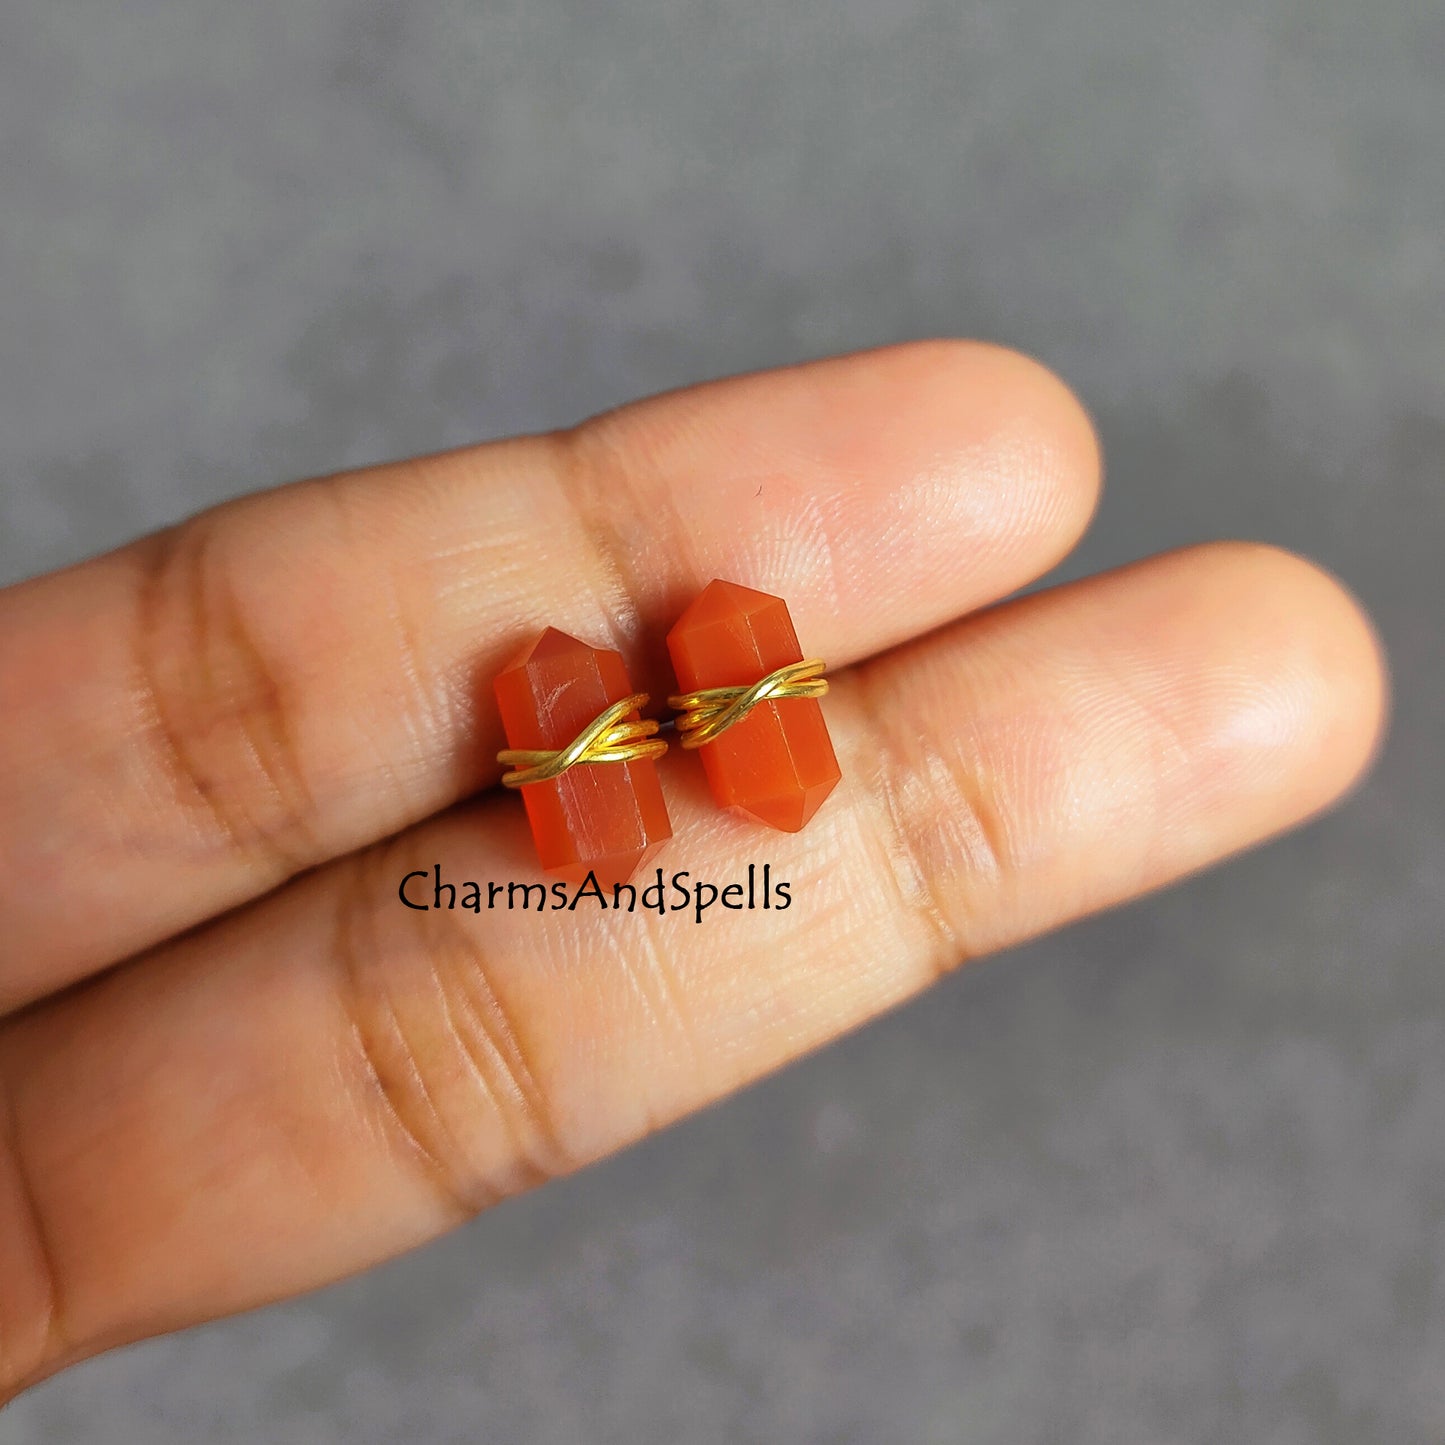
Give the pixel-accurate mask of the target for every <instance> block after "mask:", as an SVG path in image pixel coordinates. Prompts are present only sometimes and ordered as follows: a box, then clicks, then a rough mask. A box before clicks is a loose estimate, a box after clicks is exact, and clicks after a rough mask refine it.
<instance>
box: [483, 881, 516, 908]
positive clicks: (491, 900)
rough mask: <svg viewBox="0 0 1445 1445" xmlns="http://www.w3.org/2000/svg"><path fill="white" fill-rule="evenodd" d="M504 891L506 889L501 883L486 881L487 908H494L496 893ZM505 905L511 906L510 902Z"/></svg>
mask: <svg viewBox="0 0 1445 1445" xmlns="http://www.w3.org/2000/svg"><path fill="white" fill-rule="evenodd" d="M505 891H506V890H505V889H504V888H503V887H502V885H501V884H500V883H488V884H487V907H488V908H495V907H496V906H497V894H499V893H504V892H505ZM507 906H508V907H509V908H510V907H511V904H510V903H509V904H508V905H507Z"/></svg>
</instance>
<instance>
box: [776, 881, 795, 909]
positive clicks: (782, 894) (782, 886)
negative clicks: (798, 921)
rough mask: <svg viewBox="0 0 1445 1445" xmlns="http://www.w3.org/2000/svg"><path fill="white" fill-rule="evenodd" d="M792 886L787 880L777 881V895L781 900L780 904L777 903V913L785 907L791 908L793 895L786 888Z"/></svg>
mask: <svg viewBox="0 0 1445 1445" xmlns="http://www.w3.org/2000/svg"><path fill="white" fill-rule="evenodd" d="M792 886H793V885H792V884H791V883H788V882H783V883H779V884H778V889H777V892H778V897H779V898H781V899H782V900H783V901H782V902H781V903H780V904H778V912H779V913H781V912H782V911H783V909H785V908H791V907H792V904H793V895H792V894H791V893H789V892H788V889H789V888H791V887H792Z"/></svg>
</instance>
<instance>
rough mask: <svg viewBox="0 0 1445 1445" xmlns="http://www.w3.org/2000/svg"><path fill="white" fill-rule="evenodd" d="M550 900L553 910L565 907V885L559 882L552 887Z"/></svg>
mask: <svg viewBox="0 0 1445 1445" xmlns="http://www.w3.org/2000/svg"><path fill="white" fill-rule="evenodd" d="M552 899H553V902H552V907H553V909H554V910H555V909H562V908H566V907H567V885H566V884H565V883H562V882H560V881H559V882H557V883H554V884H553V885H552Z"/></svg>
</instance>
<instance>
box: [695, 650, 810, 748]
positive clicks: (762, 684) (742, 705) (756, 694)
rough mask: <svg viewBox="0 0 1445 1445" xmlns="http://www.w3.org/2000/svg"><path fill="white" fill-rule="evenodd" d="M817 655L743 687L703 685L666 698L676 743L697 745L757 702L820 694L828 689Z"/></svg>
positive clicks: (708, 739) (740, 718)
mask: <svg viewBox="0 0 1445 1445" xmlns="http://www.w3.org/2000/svg"><path fill="white" fill-rule="evenodd" d="M823 668H824V663H823V660H822V659H821V658H818V657H810V658H807V659H805V660H804V661H802V662H790V663H788V665H787V666H786V667H780V668H778V670H777V671H776V672H770V673H769V674H768V675H767V676H766V677H760V678H759V679H758V680H757V681H756V682H754V683H751V684H749V685H748V686H747V687H703V688H699V689H698V690H697V691H696V692H684V693H680V694H678V695H677V696H675V697H670V698H668V700H667V705H668V707H670V708H673V709H675V710H676V712H677V719H676V722H677V737H678V742H679V743H681V745H682V746H683V747H685V748H700V747H702V746H704V744H706V743H710V742H712V740H713V739H714V738H715V737H717V735H718V734H719V733H721V732H722V731H723V730H724V729H726V728H730V727H731V726H732V725H733V724H734V723H736V722H741V721H742V720H743V719H744V718H745V717H746V716H747V715H748V714H749V713H750V712H751V711H752V710H753V709H754V708H755V707H757V705H758V704H759V703H760V702H776V701H780V700H781V699H784V698H790V697H822V696H823V694H824V693H825V692H827V691H828V679H827V678H825V677H824V676H823V675H822V673H823Z"/></svg>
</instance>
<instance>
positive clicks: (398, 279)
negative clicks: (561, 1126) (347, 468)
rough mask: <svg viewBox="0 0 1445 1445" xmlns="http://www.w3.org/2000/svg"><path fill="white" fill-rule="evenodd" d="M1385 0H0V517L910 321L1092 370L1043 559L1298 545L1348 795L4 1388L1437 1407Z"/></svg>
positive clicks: (1425, 147)
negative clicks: (1340, 636) (325, 1274)
mask: <svg viewBox="0 0 1445 1445" xmlns="http://www.w3.org/2000/svg"><path fill="white" fill-rule="evenodd" d="M1442 73H1445V9H1442V8H1441V6H1440V4H1439V3H1438V0H1370V3H1368V4H1366V3H1364V0H1262V3H1259V4H1255V5H1252V6H1247V7H1246V6H1239V5H1234V4H1230V3H1227V0H1147V3H1146V0H871V3H870V0H829V3H823V0H781V3H780V0H741V3H737V4H732V5H724V6H718V5H712V4H706V3H702V0H613V3H608V4H605V5H603V4H595V3H584V0H552V3H521V0H499V3H491V4H482V3H480V0H439V3H435V4H430V5H411V6H408V5H402V4H399V3H395V0H247V3H245V4H235V3H227V0H106V3H99V0H6V3H5V4H4V5H3V7H0V574H3V576H4V577H5V578H7V579H10V578H15V577H19V576H21V575H23V574H27V573H30V572H33V571H37V570H40V569H42V568H45V567H49V566H52V565H54V564H57V563H61V562H64V561H67V560H69V559H72V558H76V557H79V556H81V555H83V554H86V553H88V552H91V551H92V550H94V549H97V548H100V547H102V546H105V545H107V544H110V543H113V542H116V541H118V540H120V539H122V538H124V537H127V536H129V535H131V534H133V533H135V532H137V531H139V530H142V529H145V528H148V527H150V526H152V525H153V524H156V523H160V522H164V521H166V520H169V519H172V518H174V517H177V516H179V515H181V514H183V513H185V512H187V511H190V510H193V509H195V508H197V507H199V506H201V505H202V504H204V503H207V502H209V501H212V500H214V499H216V498H220V497H222V496H226V495H228V494H231V493H235V492H238V491H242V490H247V489H249V488H251V487H253V486H256V485H260V484H264V483H268V482H272V481H276V480H280V479H283V478H286V477H289V476H293V475H298V474H302V473H306V472H309V471H315V470H330V469H333V468H337V467H340V466H342V465H344V464H348V463H357V462H365V461H371V460H377V459H381V458H384V457H388V456H393V455H398V454H403V453H407V452H411V451H414V450H423V449H433V448H437V447H440V446H445V445H449V444H453V443H460V442H463V441H466V440H470V439H473V438H476V437H480V436H487V435H493V434H497V433H503V432H507V431H512V430H516V429H519V428H531V427H537V426H541V425H544V424H548V423H554V422H562V421H569V420H573V419H575V418H577V417H578V416H580V415H582V414H584V413H586V412H589V411H591V410H594V409H596V408H599V407H602V406H605V405H607V404H609V403H613V402H616V401H619V400H621V399H623V398H625V397H628V396H631V395H634V394H636V393H640V392H646V391H648V390H651V389H655V388H660V387H665V386H672V385H675V384H677V383H680V382H683V381H686V380H689V379H694V378H700V377H704V376H709V375H714V374H718V373H723V372H728V371H732V370H735V369H738V368H743V367H752V366H759V365H764V364H768V363H775V362H783V361H787V360H790V359H793V358H797V357H801V356H805V355H812V354H816V353H821V352H826V351H832V350H835V349H841V348H850V347H855V346H860V345H865V344H869V343H873V342H878V341H884V340H889V339H893V338H898V337H904V336H911V335H918V334H928V333H940V332H941V333H979V334H984V335H988V336H992V337H996V338H1000V339H1003V340H1006V341H1009V342H1012V343H1014V344H1017V345H1020V346H1023V347H1026V348H1029V349H1031V350H1034V351H1036V352H1037V353H1039V354H1040V355H1042V356H1043V357H1044V358H1045V359H1047V360H1048V361H1049V362H1050V363H1052V364H1053V365H1054V366H1055V367H1057V368H1058V369H1059V370H1061V371H1062V372H1064V373H1065V374H1066V375H1068V376H1069V377H1070V378H1071V379H1072V380H1073V382H1074V383H1075V384H1076V385H1077V387H1078V388H1079V390H1080V391H1081V393H1082V394H1083V395H1084V397H1085V398H1086V399H1087V401H1088V402H1089V403H1090V405H1091V406H1092V407H1093V408H1094V410H1095V412H1096V414H1097V416H1098V418H1099V421H1100V424H1101V427H1102V431H1103V434H1104V439H1105V442H1106V445H1107V448H1108V453H1109V463H1110V477H1109V492H1108V498H1107V501H1106V503H1105V505H1104V508H1103V511H1102V514H1101V516H1100V518H1099V521H1098V523H1097V525H1096V527H1095V529H1094V532H1093V534H1092V536H1091V538H1090V539H1089V541H1088V542H1087V543H1086V545H1085V546H1084V548H1083V550H1082V552H1081V553H1080V554H1079V556H1078V557H1077V558H1076V559H1074V560H1073V561H1072V562H1071V563H1070V564H1069V566H1068V568H1067V569H1066V570H1067V573H1068V574H1069V575H1072V574H1074V573H1077V572H1078V571H1080V570H1084V569H1092V568H1094V567H1097V566H1100V565H1104V564H1109V563H1113V562H1116V561H1121V560H1124V559H1127V558H1131V557H1134V556H1136V555H1139V554H1141V553H1144V552H1148V551H1152V550H1155V549H1157V548H1160V547H1163V546H1167V545H1171V544H1175V543H1179V542H1183V541H1187V540H1193V539H1199V538H1206V537H1214V536H1219V535H1229V534H1243V535H1250V536H1262V537H1267V538H1271V539H1274V540H1276V541H1279V542H1283V543H1285V544H1287V545H1290V546H1293V547H1297V548H1300V549H1302V550H1305V551H1307V552H1311V553H1313V554H1315V555H1316V556H1318V557H1320V558H1322V559H1323V560H1324V561H1325V562H1326V563H1327V564H1328V565H1330V566H1331V567H1333V568H1334V569H1335V570H1336V571H1337V572H1339V573H1340V574H1341V575H1342V576H1343V577H1344V578H1345V579H1346V580H1347V581H1348V582H1349V583H1350V584H1351V585H1352V586H1353V587H1355V588H1356V589H1357V590H1358V592H1359V593H1360V594H1361V595H1362V596H1363V597H1364V599H1365V600H1366V601H1367V602H1368V603H1369V605H1370V606H1371V607H1372V608H1373V609H1374V611H1375V613H1376V616H1377V617H1378V619H1379V621H1380V624H1381V627H1382V630H1383V632H1384V635H1385V638H1386V640H1387V643H1388V645H1389V647H1390V649H1391V653H1392V658H1393V665H1394V668H1395V672H1396V685H1397V689H1398V710H1397V717H1396V724H1395V730H1394V735H1393V738H1392V741H1391V743H1390V746H1389V749H1388V751H1387V753H1386V755H1385V757H1384V760H1383V763H1382V766H1381V768H1380V770H1379V772H1378V773H1377V775H1376V776H1375V778H1374V779H1373V781H1372V782H1371V783H1370V784H1369V786H1368V787H1367V788H1366V789H1365V790H1364V791H1363V792H1362V793H1361V794H1359V795H1358V796H1357V797H1356V798H1355V799H1354V801H1353V802H1352V803H1351V804H1350V805H1349V806H1348V808H1347V809H1346V810H1345V811H1343V812H1342V813H1340V814H1338V815H1336V816H1333V817H1331V818H1330V819H1328V820H1327V821H1325V822H1323V823H1321V824H1318V825H1316V826H1314V827H1312V828H1310V829H1309V830H1307V831H1306V832H1304V833H1303V834H1301V835H1298V836H1296V837H1293V838H1291V839H1289V840H1287V841H1284V842H1282V843H1278V844H1275V845H1273V846H1271V847H1269V848H1267V849H1265V850H1263V851H1261V852H1258V853H1256V854H1254V855H1252V856H1250V857H1248V858H1246V859H1243V860H1241V861H1239V862H1237V863H1234V864H1232V865H1231V866H1229V867H1228V868H1226V869H1224V870H1223V871H1221V872H1218V873H1215V874H1212V875H1209V876H1208V877H1205V878H1202V879H1199V880H1197V881H1195V882H1193V883H1190V884H1189V885H1187V886H1184V887H1181V888H1177V889H1175V890H1173V891H1171V892H1169V893H1167V894H1165V895H1163V896H1160V897H1157V898H1155V899H1152V900H1150V901H1148V902H1146V903H1144V904H1142V905H1139V906H1135V907H1132V908H1129V909H1127V910H1124V911H1122V912H1119V913H1116V914H1113V915H1110V916H1107V917H1105V918H1102V919H1098V920H1095V921H1093V922H1091V923H1089V924H1087V925H1084V926H1082V927H1077V928H1074V929H1072V930H1070V931H1069V932H1067V933H1065V934H1063V935H1061V936H1059V937H1056V938H1053V939H1050V940H1047V941H1045V942H1042V943H1040V944H1038V945H1036V946H1033V947H1030V948H1027V949H1024V950H1020V951H1017V952H1015V953H1014V954H1013V955H1011V956H1009V957H1008V958H1006V959H1000V960H998V961H995V962H991V963H988V964H985V965H981V966H978V967H974V968H971V969H968V970H966V971H965V972H964V973H962V974H961V975H960V976H958V977H956V978H955V979H953V980H951V981H950V982H949V983H947V984H946V985H945V986H944V987H943V988H941V989H940V990H939V991H938V992H936V993H935V994H934V995H933V996H931V997H930V998H929V999H928V1000H927V1001H926V1002H925V1003H923V1004H921V1005H919V1006H917V1007H913V1008H910V1009H907V1010H905V1011H903V1012H901V1013H899V1014H896V1015H895V1016H893V1017H890V1018H888V1019H887V1020H885V1021H883V1022H881V1023H879V1024H878V1025H876V1026H874V1027H872V1028H870V1029H868V1030H866V1031H864V1032H863V1033H861V1034H859V1035H857V1036H855V1037H853V1038H851V1039H850V1040H848V1041H846V1042H845V1043H843V1044H841V1045H839V1046H837V1047H834V1048H833V1049H831V1050H829V1051H827V1052H826V1053H824V1054H822V1055H821V1056H818V1057H815V1058H813V1059H811V1060H810V1061H808V1062H807V1063H805V1064H803V1065H802V1066H800V1067H796V1068H794V1069H792V1070H791V1071H789V1072H787V1073H786V1074H784V1075H782V1076H780V1077H778V1078H776V1079H773V1080H771V1081H770V1082H768V1083H766V1084H764V1085H763V1086H761V1087H759V1088H756V1089H754V1090H753V1091H751V1092H749V1093H748V1094H746V1095H745V1096H743V1097H741V1098H739V1099H737V1100H735V1101H733V1102H731V1103H729V1104H727V1105H726V1106H724V1107H721V1108H718V1109H715V1110H713V1111H711V1112H710V1113H708V1114H706V1115H704V1116H702V1117H700V1118H697V1119H695V1120H693V1121H692V1122H690V1123H688V1124H686V1125H684V1126H683V1127H681V1128H678V1129H676V1130H673V1131H672V1132H670V1133H668V1134H666V1135H664V1136H663V1137H660V1138H658V1139H655V1140H653V1141H651V1142H650V1143H648V1144H647V1145H646V1146H644V1147H642V1148H640V1149H637V1150H635V1151H633V1152H631V1153H629V1154H627V1155H625V1156H622V1157H619V1158H617V1159H616V1160H614V1161H612V1162H610V1163H608V1164H606V1165H604V1166H602V1167H600V1168H597V1169H595V1170H592V1171H590V1172H588V1173H586V1174H585V1175H584V1176H582V1177H579V1178H576V1179H574V1180H570V1181H567V1182H565V1183H562V1184H560V1185H557V1186H554V1187H551V1188H549V1189H547V1190H544V1191H543V1192H542V1193H541V1194H539V1195H535V1196H532V1197H530V1198H526V1199H522V1200H518V1201H515V1202H513V1203H511V1204H508V1205H506V1206H505V1207H503V1208H502V1209H500V1210H498V1211H496V1212H494V1213H493V1214H491V1215H490V1216H488V1217H486V1218H483V1219H481V1220H480V1221H478V1222H477V1223H476V1224H475V1225H474V1226H472V1227H469V1228H467V1229H465V1230H463V1231H461V1232H460V1233H458V1234H456V1235H454V1236H453V1237H451V1238H449V1239H447V1240H446V1241H444V1242H443V1243H441V1244H439V1245H437V1246H435V1247H433V1248H430V1249H427V1250H425V1251H423V1252H421V1253H419V1254H417V1255H415V1256H413V1257H411V1258H408V1259H405V1260H402V1261H399V1262H397V1263H395V1264H393V1265H391V1266H388V1267H386V1268H384V1269H382V1270H379V1271H377V1272H376V1273H373V1274H371V1275H369V1276H366V1277H364V1278H361V1279H359V1280H356V1281H353V1282H351V1283H348V1284H346V1285H344V1286H341V1287H339V1288H336V1289H333V1290H330V1291H328V1292H326V1293H324V1294H322V1295H320V1296H317V1297H313V1298H310V1299H307V1300H303V1301H300V1302H296V1303H293V1304H290V1305H287V1306H284V1307H280V1308H276V1309H272V1310H268V1311H264V1312H261V1313H259V1314H256V1315H253V1316H250V1317H247V1318H243V1319H239V1320H234V1321H230V1322H226V1323H222V1324H219V1325H216V1326H214V1327H211V1328H208V1329H204V1330H201V1331H197V1332H195V1333H192V1334H189V1335H186V1336H183V1337H181V1338H176V1339H169V1340H162V1341H157V1342H154V1343H151V1344H147V1345H144V1346H141V1347H138V1348H134V1349H131V1350H128V1351H125V1352H122V1353H119V1354H116V1355H113V1356H110V1357H107V1358H103V1359H101V1360H98V1361H95V1362H93V1363H91V1364H89V1365H86V1366H84V1367H82V1368H80V1369H78V1370H76V1371H74V1372H72V1373H70V1374H67V1375H65V1376H63V1377H60V1378H58V1379H56V1380H55V1381H53V1382H51V1383H49V1384H47V1385H45V1386H43V1387H42V1388H40V1389H39V1390H37V1391H35V1392H33V1393H32V1394H30V1395H29V1396H27V1397H26V1398H24V1399H22V1400H21V1401H20V1402H19V1403H18V1404H17V1405H16V1406H15V1407H14V1408H13V1409H12V1410H11V1411H10V1412H9V1413H8V1414H7V1415H6V1416H4V1417H3V1419H0V1439H3V1440H4V1441H5V1442H6V1445H39V1442H45V1445H66V1442H74V1445H82V1442H84V1445H90V1442H95V1445H125V1442H136V1445H173V1442H194V1441H207V1442H210V1441H216V1442H229V1441H247V1442H254V1441H258V1440H263V1441H268V1442H269V1441H297V1442H305V1445H328V1442H341V1441H346V1442H353V1445H368V1442H377V1445H381V1442H388V1445H390V1442H395V1441H403V1440H404V1441H418V1442H432V1441H458V1442H460V1441H469V1442H470V1441H478V1440H485V1441H545V1442H572V1441H578V1442H581V1441H597V1442H614V1441H615V1442H626V1445H646V1442H652V1441H657V1442H668V1445H679V1442H691V1441H699V1442H701V1441H709V1442H711V1441H720V1440H728V1441H742V1442H751V1441H757V1442H770V1445H771V1442H779V1441H795V1440H796V1441H826V1442H866V1445H874V1442H890V1445H891V1442H895V1441H897V1442H943V1441H948V1442H967V1445H994V1442H999V1445H1004V1442H1008V1445H1029V1442H1045V1441H1048V1442H1053V1441H1060V1442H1069V1445H1094V1442H1099V1445H1118V1442H1134V1441H1139V1442H1149V1445H1173V1442H1185V1441H1188V1442H1201V1441H1210V1442H1212V1441H1220V1442H1226V1441H1228V1442H1238V1441H1249V1442H1252V1445H1305V1442H1331V1445H1334V1442H1338V1445H1366V1442H1375V1441H1379V1442H1388V1445H1407V1442H1415V1441H1421V1442H1424V1441H1431V1442H1438V1441H1439V1440H1441V1439H1442V1438H1445V977H1442V972H1441V957H1440V955H1441V939H1442V938H1445V887H1442V873H1445V768H1442V767H1441V765H1440V764H1441V759H1440V750H1439V744H1440V741H1441V739H1442V737H1445V679H1442V672H1441V667H1440V644H1439V630H1440V627H1441V624H1442V620H1445V606H1442V604H1445V568H1442V567H1441V565H1440V561H1439V557H1438V552H1439V549H1440V547H1441V545H1442V542H1445V325H1442V317H1445V250H1442V237H1445V87H1442V85H1441V79H1440V78H1441V75H1442Z"/></svg>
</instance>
